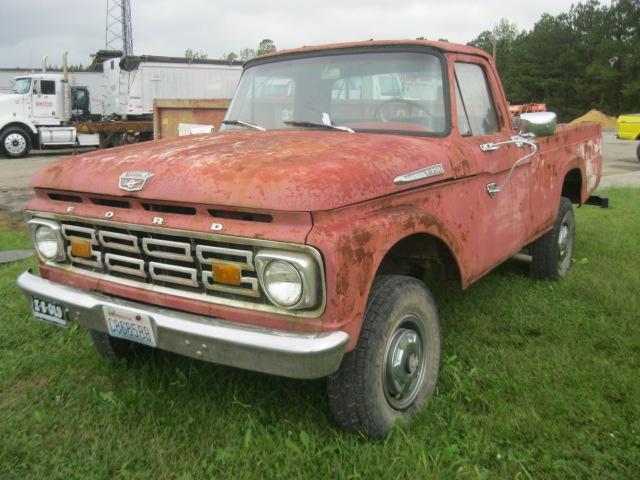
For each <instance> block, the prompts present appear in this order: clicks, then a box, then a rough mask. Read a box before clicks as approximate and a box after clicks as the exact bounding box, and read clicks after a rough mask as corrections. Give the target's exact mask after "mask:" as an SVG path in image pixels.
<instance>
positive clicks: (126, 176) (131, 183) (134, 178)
mask: <svg viewBox="0 0 640 480" xmlns="http://www.w3.org/2000/svg"><path fill="white" fill-rule="evenodd" d="M151 177H153V173H149V172H124V173H123V174H122V175H120V181H119V183H118V186H119V187H120V190H125V191H127V192H138V191H140V190H142V189H143V188H144V187H145V185H146V184H147V181H148V180H149V179H150V178H151Z"/></svg>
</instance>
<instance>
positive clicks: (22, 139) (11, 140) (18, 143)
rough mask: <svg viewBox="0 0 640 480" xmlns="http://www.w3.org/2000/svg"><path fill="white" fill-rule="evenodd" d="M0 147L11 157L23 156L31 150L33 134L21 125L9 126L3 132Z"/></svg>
mask: <svg viewBox="0 0 640 480" xmlns="http://www.w3.org/2000/svg"><path fill="white" fill-rule="evenodd" d="M0 149H2V153H4V154H5V155H6V156H7V157H9V158H21V157H24V156H26V155H27V154H28V153H29V152H30V151H31V135H29V134H28V133H27V132H25V131H24V130H23V129H22V128H20V127H9V128H7V129H6V130H5V131H4V132H2V138H1V139H0Z"/></svg>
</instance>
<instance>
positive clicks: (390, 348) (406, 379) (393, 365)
mask: <svg viewBox="0 0 640 480" xmlns="http://www.w3.org/2000/svg"><path fill="white" fill-rule="evenodd" d="M426 350H427V349H426V344H425V334H424V331H423V329H422V327H421V326H420V323H419V322H418V319H417V318H416V316H415V315H413V314H410V315H407V316H406V317H405V318H403V319H402V321H401V322H400V323H399V324H398V327H397V328H396V330H395V331H394V332H393V334H392V335H391V338H390V339H389V341H388V342H387V346H386V350H385V355H384V369H383V376H382V377H383V378H382V384H383V389H384V395H385V398H386V399H387V402H388V403H389V405H390V406H391V407H393V408H395V409H396V410H404V409H406V408H408V407H409V406H410V405H411V404H412V403H413V401H414V400H415V399H416V397H417V396H418V393H419V392H420V387H421V385H422V383H423V379H424V376H425V372H426V365H427V362H426V354H427V351H426Z"/></svg>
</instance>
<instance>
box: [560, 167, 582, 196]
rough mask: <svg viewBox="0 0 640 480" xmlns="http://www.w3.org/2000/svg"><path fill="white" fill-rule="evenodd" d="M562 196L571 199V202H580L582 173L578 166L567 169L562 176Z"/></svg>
mask: <svg viewBox="0 0 640 480" xmlns="http://www.w3.org/2000/svg"><path fill="white" fill-rule="evenodd" d="M562 196H563V197H567V198H568V199H569V200H571V203H576V204H578V203H582V199H581V197H582V173H580V169H579V168H574V169H573V170H569V171H568V172H567V174H566V175H565V176H564V181H563V182H562Z"/></svg>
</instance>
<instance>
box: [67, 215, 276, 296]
mask: <svg viewBox="0 0 640 480" xmlns="http://www.w3.org/2000/svg"><path fill="white" fill-rule="evenodd" d="M79 223H80V222H73V223H64V222H63V223H62V233H63V238H64V239H65V243H66V246H65V248H66V251H67V256H68V258H69V260H70V261H71V264H72V265H73V266H74V267H77V268H81V269H85V270H92V271H94V272H96V273H101V274H105V275H107V276H115V277H124V278H127V279H129V280H132V281H135V282H140V283H143V284H151V285H156V284H157V285H161V286H170V287H171V288H177V289H181V290H182V289H186V290H188V291H190V292H193V291H196V292H200V293H202V294H204V295H208V296H223V297H225V298H236V297H237V298H244V299H246V300H250V301H252V302H256V301H262V302H264V301H265V299H264V297H263V295H262V293H261V291H260V288H259V286H258V279H257V278H256V273H255V271H256V269H255V265H254V261H253V259H254V255H255V252H254V250H253V247H251V246H250V245H240V244H239V245H237V248H234V245H233V244H231V243H227V242H225V243H218V242H214V241H211V240H200V239H199V238H189V237H186V236H182V235H174V234H172V232H168V233H167V234H164V233H163V234H158V233H154V232H148V231H145V230H142V229H140V230H137V229H132V228H131V226H128V228H126V229H125V228H120V227H116V226H114V227H111V226H107V225H102V224H89V223H87V224H85V223H84V222H82V224H80V225H79ZM160 237H161V238H160ZM72 239H82V240H85V241H90V242H91V244H92V248H91V249H92V256H91V257H90V258H80V257H74V256H73V255H72V254H71V247H70V242H71V240H72ZM216 243H218V244H216ZM214 262H216V263H223V264H226V265H233V266H236V267H237V268H239V269H240V271H241V277H240V280H241V284H240V285H237V286H235V285H234V286H231V285H224V284H220V283H216V282H214V281H213V274H212V271H211V269H212V264H213V263H214Z"/></svg>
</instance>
